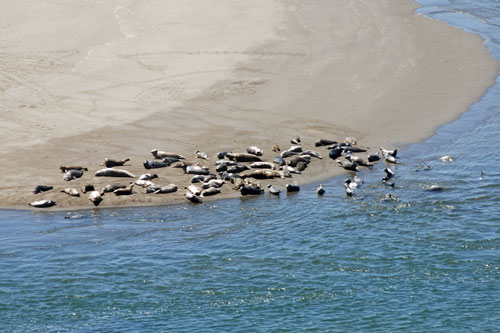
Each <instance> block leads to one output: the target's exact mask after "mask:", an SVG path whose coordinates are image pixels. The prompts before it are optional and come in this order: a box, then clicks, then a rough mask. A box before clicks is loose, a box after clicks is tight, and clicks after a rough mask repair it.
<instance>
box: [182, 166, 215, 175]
mask: <svg viewBox="0 0 500 333" xmlns="http://www.w3.org/2000/svg"><path fill="white" fill-rule="evenodd" d="M184 173H187V174H191V175H208V174H209V173H210V171H209V170H208V168H204V167H201V166H199V165H190V166H187V167H186V168H185V169H184Z"/></svg>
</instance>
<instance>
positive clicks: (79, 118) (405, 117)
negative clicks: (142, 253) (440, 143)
mask: <svg viewBox="0 0 500 333" xmlns="http://www.w3.org/2000/svg"><path fill="white" fill-rule="evenodd" d="M415 8H416V5H415V3H413V2H412V1H410V0H404V1H402V0H380V1H359V0H350V1H347V0H329V1H326V0H322V1H319V0H316V1H314V0H311V1H301V2H299V1H272V0H254V1H242V0H233V1H218V0H210V1H208V0H203V1H200V0H197V1H195V0H192V1H177V0H175V1H174V0H151V1H141V2H139V1H135V0H134V1H133V0H128V1H124V0H120V1H118V0H99V1H97V0H96V1H88V0H80V1H76V0H75V1H71V2H65V3H62V2H59V1H53V0H47V1H44V2H40V1H34V0H26V1H24V2H23V3H22V4H21V3H17V2H9V3H6V4H4V5H3V6H2V11H1V12H0V22H2V23H1V26H0V31H1V36H2V37H1V39H0V72H1V73H2V74H1V80H0V122H1V124H2V125H1V126H2V129H1V132H0V148H1V151H2V154H1V157H0V174H1V175H2V176H1V177H2V182H1V184H0V199H1V202H2V204H1V205H2V206H3V207H11V208H16V207H19V208H25V207H27V203H29V202H31V201H34V200H38V199H42V198H44V199H54V200H56V201H57V203H58V208H65V209H67V208H75V207H76V208H78V207H89V204H90V202H89V201H88V200H87V198H86V196H82V197H81V198H70V197H68V196H67V195H65V194H63V193H59V192H58V191H57V190H59V189H62V188H64V187H76V188H80V187H81V186H82V185H83V184H88V183H92V184H95V185H96V187H98V188H100V187H102V186H104V185H106V184H108V183H127V180H125V181H124V180H122V179H110V178H97V177H94V175H93V174H94V172H95V171H96V170H98V169H100V168H101V166H99V164H101V163H102V162H103V160H104V158H105V157H110V158H117V159H121V158H125V157H129V158H131V163H129V166H126V167H125V168H126V169H128V170H131V171H132V172H134V173H135V174H137V175H139V174H141V173H144V172H146V170H145V169H144V168H143V167H142V162H143V160H144V159H146V158H147V159H151V158H152V156H151V155H150V154H149V151H150V150H151V149H153V148H157V149H160V150H168V151H175V152H178V153H181V154H183V155H186V156H188V157H190V159H192V160H194V151H195V150H196V149H200V150H203V151H206V152H207V153H208V154H209V155H210V156H211V161H210V162H209V163H210V165H212V164H213V162H214V160H215V159H214V158H213V156H214V155H215V153H216V152H218V151H222V150H227V149H231V150H233V151H244V150H245V148H246V147H247V146H249V145H257V146H260V147H262V148H263V149H264V151H265V154H264V157H265V158H266V159H272V158H273V157H274V155H275V154H274V153H273V152H272V151H271V149H270V148H271V146H272V144H274V143H278V144H279V145H280V146H281V147H283V148H287V147H288V145H289V140H290V138H291V137H292V136H294V135H296V134H299V135H300V136H301V137H302V139H303V141H304V145H305V147H307V148H312V147H313V143H314V141H315V140H316V139H319V138H331V139H339V140H341V139H343V138H344V137H346V136H354V137H356V138H357V139H358V141H359V143H360V145H362V146H366V147H371V148H376V147H378V146H380V145H385V146H388V147H391V146H394V145H398V146H399V145H403V144H407V143H411V142H416V141H418V140H421V139H423V138H426V137H428V136H430V135H432V133H433V131H434V130H435V129H436V128H437V127H438V126H440V125H442V124H444V123H446V122H449V121H451V120H453V119H455V118H457V117H458V116H459V115H460V114H461V113H462V112H464V111H466V110H467V108H468V106H469V105H471V104H472V103H473V102H474V101H476V100H477V99H478V98H479V97H480V96H481V95H482V94H484V93H485V91H486V89H487V88H488V87H489V86H491V85H492V84H494V82H495V77H496V74H497V71H498V63H497V62H496V61H495V60H494V59H493V58H492V57H491V55H490V54H489V53H488V51H487V48H486V47H485V46H484V45H483V43H482V40H481V39H480V38H479V37H478V36H475V35H471V34H468V33H465V32H463V31H461V30H459V29H456V28H452V27H450V26H448V25H446V24H444V23H441V22H437V21H433V20H430V19H427V18H425V17H423V16H420V15H417V14H414V13H413V11H414V10H415ZM318 150H319V151H320V152H321V153H322V154H323V155H324V156H325V157H326V156H327V155H328V154H327V151H326V150H325V149H322V150H321V149H318ZM375 150H376V149H372V151H375ZM61 164H81V165H85V166H87V167H88V168H89V172H87V173H85V174H84V176H83V177H82V178H81V179H78V180H73V181H70V182H65V181H63V180H62V174H61V173H59V170H58V167H59V165H61ZM154 171H155V172H156V173H158V174H159V176H160V178H159V179H158V180H155V182H156V183H158V184H168V183H176V184H177V185H178V186H179V187H180V188H181V189H182V188H183V187H184V186H186V185H188V183H189V178H190V177H188V176H185V175H183V174H182V171H181V170H179V169H172V168H163V169H157V170H154ZM339 172H340V169H339V168H338V167H337V166H335V162H334V161H332V160H330V159H328V158H327V157H326V158H325V159H324V160H323V161H314V162H313V163H312V165H311V167H310V168H308V169H307V170H306V172H305V174H304V175H300V176H296V177H294V180H296V181H298V182H299V183H305V182H311V181H315V180H319V179H324V178H327V177H330V176H333V175H336V174H339ZM278 183H281V184H284V182H283V181H278ZM37 184H50V185H54V186H55V188H56V189H57V190H53V191H50V192H46V193H44V194H38V195H34V194H32V192H31V191H32V190H33V188H34V186H35V185H37ZM137 192H138V193H137V194H134V195H132V196H128V197H114V196H113V195H109V194H107V195H106V196H105V200H104V202H103V203H102V204H101V206H122V205H123V206H130V205H160V204H165V203H172V202H178V201H179V200H185V199H183V195H184V193H185V191H184V190H181V191H178V192H177V193H175V194H165V195H145V194H142V190H140V191H137ZM234 195H237V194H235V192H233V191H232V190H231V189H230V187H229V186H225V187H224V190H223V194H222V195H220V196H217V197H218V198H220V197H228V196H234Z"/></svg>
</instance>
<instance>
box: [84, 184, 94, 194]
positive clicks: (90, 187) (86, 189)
mask: <svg viewBox="0 0 500 333" xmlns="http://www.w3.org/2000/svg"><path fill="white" fill-rule="evenodd" d="M91 191H95V188H94V185H92V184H87V185H84V186H83V187H82V193H87V192H91Z"/></svg>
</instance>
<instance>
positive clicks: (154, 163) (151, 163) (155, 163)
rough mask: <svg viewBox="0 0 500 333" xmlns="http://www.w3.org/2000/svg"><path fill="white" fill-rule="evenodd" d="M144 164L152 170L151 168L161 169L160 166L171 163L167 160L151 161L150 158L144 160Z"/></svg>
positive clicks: (163, 166) (166, 165) (164, 166)
mask: <svg viewBox="0 0 500 333" xmlns="http://www.w3.org/2000/svg"><path fill="white" fill-rule="evenodd" d="M142 165H144V168H145V169H147V170H151V169H159V168H166V167H168V166H169V164H168V163H167V162H163V161H161V162H160V161H150V160H144V162H143V163H142Z"/></svg>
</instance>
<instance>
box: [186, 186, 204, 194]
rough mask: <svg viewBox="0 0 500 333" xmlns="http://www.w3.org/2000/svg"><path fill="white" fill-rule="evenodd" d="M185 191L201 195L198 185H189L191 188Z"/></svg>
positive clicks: (188, 187)
mask: <svg viewBox="0 0 500 333" xmlns="http://www.w3.org/2000/svg"><path fill="white" fill-rule="evenodd" d="M185 189H186V190H188V191H189V192H191V193H193V194H194V195H200V194H201V189H200V188H199V187H198V186H196V185H189V186H187V187H185Z"/></svg>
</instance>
